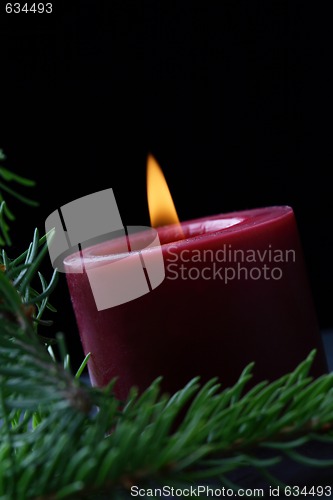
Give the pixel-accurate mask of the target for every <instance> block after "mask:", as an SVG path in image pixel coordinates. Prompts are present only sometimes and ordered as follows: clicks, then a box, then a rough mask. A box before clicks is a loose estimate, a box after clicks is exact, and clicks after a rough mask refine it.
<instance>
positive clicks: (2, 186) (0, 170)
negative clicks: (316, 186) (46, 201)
mask: <svg viewBox="0 0 333 500" xmlns="http://www.w3.org/2000/svg"><path fill="white" fill-rule="evenodd" d="M5 159H6V155H5V154H4V152H3V150H2V149H0V161H4V160H5ZM1 178H2V179H3V181H5V182H3V181H1ZM11 182H15V183H16V184H19V185H20V186H26V187H31V186H34V185H35V182H34V181H32V180H30V179H26V178H25V177H22V176H20V175H17V174H14V173H13V172H11V171H10V170H7V169H6V168H4V167H3V166H0V245H1V246H3V245H11V238H10V236H9V223H10V222H12V221H13V220H15V216H14V214H13V212H12V211H11V210H10V209H9V208H8V205H7V204H6V202H5V201H4V198H3V195H2V191H5V192H6V193H7V194H9V195H10V196H12V197H14V198H16V199H17V200H19V201H21V202H23V203H25V204H26V205H30V206H32V207H36V206H38V203H37V202H36V201H34V200H31V199H30V198H27V197H26V196H23V195H22V194H20V193H18V192H17V191H16V190H15V189H12V188H11V187H10V186H9V185H8V184H9V183H11Z"/></svg>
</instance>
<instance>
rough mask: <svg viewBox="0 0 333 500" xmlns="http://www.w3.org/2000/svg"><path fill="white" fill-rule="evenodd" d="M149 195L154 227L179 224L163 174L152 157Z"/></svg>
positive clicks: (148, 164) (151, 219)
mask: <svg viewBox="0 0 333 500" xmlns="http://www.w3.org/2000/svg"><path fill="white" fill-rule="evenodd" d="M147 195H148V207H149V215H150V223H151V225H152V226H153V227H157V226H165V225H167V224H179V228H180V223H179V219H178V215H177V212H176V209H175V205H174V203H173V201H172V197H171V194H170V191H169V188H168V185H167V183H166V180H165V178H164V175H163V172H162V169H161V167H160V166H159V164H158V163H157V161H156V160H155V158H154V157H153V156H152V155H148V160H147Z"/></svg>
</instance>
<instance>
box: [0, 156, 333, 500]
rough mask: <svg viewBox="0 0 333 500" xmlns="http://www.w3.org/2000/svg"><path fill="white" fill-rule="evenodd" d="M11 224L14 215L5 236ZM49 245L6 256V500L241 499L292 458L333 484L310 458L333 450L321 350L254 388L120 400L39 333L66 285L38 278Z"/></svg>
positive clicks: (0, 308)
mask: <svg viewBox="0 0 333 500" xmlns="http://www.w3.org/2000/svg"><path fill="white" fill-rule="evenodd" d="M0 159H1V151H0ZM0 174H1V171H0ZM2 176H3V178H4V179H5V180H6V181H9V180H12V179H14V177H13V176H11V174H10V173H8V172H5V174H3V172H2ZM15 180H17V179H15ZM2 206H3V205H2ZM5 217H6V214H5V212H4V208H3V209H2V211H1V210H0V224H2V226H1V227H2V228H3V227H5V226H4V225H3V224H5V222H4V220H5ZM6 230H7V229H6ZM6 230H5V231H6ZM3 233H4V231H3ZM45 245H46V243H45V237H42V238H39V235H38V231H35V233H34V237H33V241H32V242H31V244H30V246H29V249H28V250H27V251H26V252H24V253H23V254H21V255H20V256H19V257H17V258H16V259H11V258H10V257H8V255H7V252H6V251H5V250H4V249H3V251H2V254H1V260H0V499H3V500H20V499H22V500H29V499H34V500H42V499H44V500H53V499H65V498H75V499H79V498H80V499H92V500H97V499H101V498H107V499H110V498H119V499H120V498H127V497H128V498H129V497H130V490H131V487H132V486H134V485H135V486H140V487H145V488H147V487H150V488H155V487H162V486H163V485H169V486H174V487H190V486H193V485H194V484H198V482H199V483H200V484H203V483H205V482H207V481H213V482H214V484H216V485H218V486H225V487H227V488H231V489H233V490H235V492H237V489H238V488H239V486H240V484H239V480H238V479H237V478H236V479H235V476H234V474H235V473H236V472H238V471H242V470H246V469H247V468H251V469H252V470H253V471H254V473H256V474H257V475H259V474H261V475H262V477H263V479H265V480H266V485H267V484H270V485H274V484H281V478H280V477H279V476H278V475H276V469H275V467H276V465H277V464H279V463H281V462H282V460H283V459H284V457H287V458H288V459H289V460H291V461H294V462H299V463H300V464H302V465H303V466H305V467H307V470H310V469H311V468H314V467H317V468H318V467H320V468H322V469H323V470H327V474H328V477H331V476H332V470H333V460H332V459H331V458H332V457H330V458H329V459H318V458H317V457H309V456H308V454H307V453H306V452H305V451H304V450H305V449H304V446H305V445H306V444H308V443H311V442H313V441H314V440H315V441H319V442H322V443H326V444H331V443H333V375H332V374H327V375H324V376H322V377H320V378H318V379H316V380H314V379H312V378H311V377H310V376H309V370H310V368H311V365H312V363H313V359H314V356H315V352H312V353H310V355H309V356H308V358H307V359H306V360H304V362H303V363H301V364H300V365H299V366H298V367H297V368H296V369H295V371H294V372H292V373H290V374H286V375H285V376H283V377H281V378H280V379H279V380H276V381H275V382H273V383H271V384H268V383H267V382H264V381H263V382H261V383H260V384H258V385H256V386H255V387H253V388H252V389H249V390H247V384H248V382H249V380H250V379H251V376H252V370H253V369H254V365H253V364H251V365H249V366H248V367H246V368H245V369H244V371H243V373H242V374H241V376H240V378H239V380H238V381H237V383H236V384H235V385H234V386H233V387H230V388H226V389H223V390H222V389H221V387H220V384H219V383H218V381H217V380H216V379H214V380H211V381H209V382H208V383H207V384H205V385H204V386H202V385H201V384H200V381H199V379H198V378H197V379H193V380H192V381H190V382H189V383H188V385H187V386H186V387H184V388H183V389H182V390H181V391H179V392H177V393H176V394H174V395H172V396H171V397H170V396H168V395H165V394H162V393H161V392H160V380H156V381H155V382H154V383H152V384H151V386H150V387H149V388H148V389H147V390H146V391H145V393H144V394H142V395H140V396H139V395H138V394H137V392H136V390H135V389H133V390H132V392H131V394H130V395H129V397H128V399H127V400H126V401H124V402H122V401H118V400H117V399H116V398H115V397H114V395H113V385H114V383H115V381H113V382H112V383H111V384H110V385H109V386H108V387H106V388H104V389H98V388H92V387H88V386H86V385H84V384H83V383H82V382H81V381H80V378H79V376H80V373H81V372H82V369H83V366H84V364H83V366H82V367H81V368H80V369H79V372H78V374H77V375H76V376H73V375H72V374H71V373H70V369H69V358H68V354H67V351H66V347H65V344H64V340H63V338H61V337H58V339H57V341H58V345H59V352H60V356H61V360H60V362H57V361H56V359H55V357H54V355H53V351H52V348H51V347H50V346H48V345H47V344H46V343H45V342H44V341H40V338H39V337H38V336H37V325H38V324H40V323H41V322H43V320H42V319H41V317H42V314H43V312H44V311H45V309H46V308H47V307H48V298H49V295H50V293H51V292H52V290H53V289H54V287H55V283H56V274H54V275H53V276H52V278H51V280H50V282H49V283H47V281H46V280H45V278H44V277H43V276H42V275H41V274H40V273H39V271H38V269H39V265H40V262H41V260H42V258H43V257H44V255H45V253H46V246H45ZM37 278H38V280H39V287H41V291H39V292H38V291H37V290H36V288H35V286H32V283H33V282H34V281H36V280H37ZM50 354H51V355H50ZM86 361H87V359H86V360H85V362H86ZM328 484H329V483H328Z"/></svg>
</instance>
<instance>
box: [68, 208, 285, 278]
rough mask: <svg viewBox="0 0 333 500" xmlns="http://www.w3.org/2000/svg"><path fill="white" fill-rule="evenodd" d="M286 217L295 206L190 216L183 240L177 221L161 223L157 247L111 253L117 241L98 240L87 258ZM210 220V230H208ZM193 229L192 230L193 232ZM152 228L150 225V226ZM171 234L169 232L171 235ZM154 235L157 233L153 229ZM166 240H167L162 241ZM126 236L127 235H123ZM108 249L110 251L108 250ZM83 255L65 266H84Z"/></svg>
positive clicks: (181, 242)
mask: <svg viewBox="0 0 333 500" xmlns="http://www.w3.org/2000/svg"><path fill="white" fill-rule="evenodd" d="M286 216H294V212H293V209H292V208H291V207H290V206H288V205H274V206H270V207H263V208H252V209H247V210H241V211H234V212H229V213H225V214H224V213H223V214H215V215H210V216H206V217H201V218H196V219H190V220H187V221H184V222H181V226H182V230H183V231H184V230H185V233H186V232H187V233H188V236H186V237H185V238H183V239H179V238H177V237H175V235H177V228H178V231H179V226H178V224H170V225H168V226H161V227H159V228H156V231H157V233H158V235H159V238H160V242H158V240H157V244H156V245H154V246H150V247H149V248H147V249H145V248H144V247H143V248H141V249H139V250H128V249H127V248H126V249H124V248H122V250H121V251H114V252H113V253H111V252H110V244H111V243H112V245H114V242H110V241H107V240H106V241H104V242H101V243H95V244H92V245H89V246H87V248H86V249H85V250H84V257H83V258H84V261H85V262H87V263H88V262H89V263H91V264H93V263H97V262H98V263H101V262H106V261H112V260H115V259H121V258H125V257H128V255H129V254H137V253H138V252H139V251H150V252H152V251H154V249H156V248H159V246H161V247H162V249H163V248H166V247H168V246H170V245H175V246H177V247H179V249H181V248H183V247H187V246H188V245H189V244H195V243H196V242H198V241H202V240H204V241H207V242H209V241H210V240H214V239H215V238H216V237H218V236H222V235H228V234H231V233H234V234H235V235H236V234H239V232H244V231H251V230H252V229H253V228H257V227H259V226H264V225H266V224H268V223H270V222H273V221H277V220H279V219H281V218H284V217H286ZM221 221H229V223H227V225H225V224H224V225H223V224H222V227H221V225H220V227H218V226H219V224H215V226H216V227H215V228H214V224H213V225H210V224H209V223H212V222H213V223H214V222H221ZM207 223H208V229H207ZM191 228H192V231H194V232H192V233H191ZM147 229H149V228H147ZM168 233H169V234H168ZM154 234H156V233H155V232H154ZM178 234H179V233H178ZM137 235H138V237H142V235H143V233H137ZM163 238H164V240H166V241H163ZM122 239H124V237H123V238H122ZM106 248H108V249H109V251H106ZM81 262H82V256H81V254H80V252H77V251H75V252H73V253H71V254H70V255H68V256H66V258H65V259H64V265H65V267H66V268H67V269H68V272H70V271H69V269H74V268H75V267H76V266H77V265H78V264H79V265H81Z"/></svg>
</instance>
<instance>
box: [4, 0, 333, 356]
mask: <svg viewBox="0 0 333 500" xmlns="http://www.w3.org/2000/svg"><path fill="white" fill-rule="evenodd" d="M31 3H32V2H30V4H31ZM22 4H23V2H22ZM53 7H54V12H53V14H51V15H46V14H43V15H41V14H39V15H38V14H32V13H31V14H24V13H21V14H10V15H9V14H6V13H5V3H2V4H1V7H0V8H1V14H0V29H1V34H0V47H1V48H0V50H1V59H0V71H1V76H0V88H1V102H0V112H1V117H0V122H1V123H0V127H1V135H0V147H2V148H3V149H4V150H5V152H6V154H7V157H8V159H7V161H6V163H5V166H6V167H7V168H12V169H13V170H14V171H15V172H17V173H20V174H22V175H25V176H27V177H30V178H33V179H36V180H37V187H36V188H35V189H34V192H31V193H29V194H30V195H32V196H34V197H35V198H37V199H38V200H39V201H40V203H41V205H40V208H39V209H37V210H36V209H26V208H24V209H22V208H21V207H19V206H16V205H15V203H14V202H12V204H11V206H12V208H14V207H13V205H15V210H16V213H17V215H18V216H19V217H18V221H17V223H16V226H15V230H14V231H13V238H14V247H13V249H12V253H13V255H16V253H17V252H18V250H19V249H25V247H26V246H27V244H28V242H29V240H30V237H31V235H32V231H33V229H34V227H35V226H38V227H39V229H40V230H41V232H43V230H44V221H45V219H46V217H47V216H48V215H49V213H51V212H52V211H54V210H55V209H56V208H58V207H60V206H61V205H62V204H64V203H67V202H69V201H72V200H74V199H75V198H78V197H80V196H83V195H86V194H90V193H93V192H95V191H99V190H101V189H105V188H108V187H112V188H113V189H114V191H115V195H116V198H117V202H118V205H119V208H120V211H121V215H122V218H123V222H124V224H125V225H145V224H149V219H148V209H147V203H146V187H145V163H146V156H147V153H148V152H149V151H150V152H153V153H154V154H155V156H156V158H157V159H158V161H159V163H160V164H161V166H162V168H163V170H164V173H165V175H166V178H167V180H168V183H169V186H170V189H171V192H172V194H173V197H174V200H175V203H176V207H177V210H178V213H179V216H180V219H182V220H186V219H189V218H194V217H200V216H204V215H211V214H217V213H222V212H227V211H231V210H242V209H246V208H254V207H260V206H266V205H280V204H287V205H291V206H292V207H293V208H294V211H295V214H296V218H297V222H298V226H299V231H300V236H301V239H302V243H303V248H304V253H305V258H306V264H307V268H308V273H309V278H310V283H311V287H312V291H313V295H314V300H315V305H316V309H317V313H318V318H319V323H320V326H321V328H322V329H326V328H330V327H332V325H333V314H332V305H331V304H332V280H333V272H332V265H331V261H332V258H333V252H332V241H331V240H332V236H331V234H332V215H333V206H332V205H333V202H332V173H331V170H332V154H331V134H332V130H331V128H332V126H331V116H332V100H331V92H332V90H331V89H332V85H331V82H330V73H331V65H332V62H331V57H330V46H331V39H330V27H329V16H328V12H325V11H324V10H323V8H322V7H321V6H320V5H318V4H316V3H313V2H304V1H296V0H294V1H292V2H286V1H283V0H279V1H276V2H273V1H269V0H266V1H262V2H259V1H252V0H250V1H249V0H244V1H236V0H233V1H223V2H222V1H220V0H219V1H212V0H207V1H205V2H195V1H188V0H177V1H171V0H168V1H158V0H155V1H148V0H145V1H144V0H143V1H139V0H135V1H132V2H130V1H126V0H119V1H113V0H109V1H107V0H80V1H71V2H67V3H65V2H60V1H59V0H58V1H57V2H53ZM47 269H48V266H47ZM46 273H50V270H47V271H46ZM52 302H53V303H54V304H55V305H56V306H57V308H58V310H59V314H58V315H57V317H56V320H55V326H54V328H53V329H54V331H58V330H63V331H65V333H66V336H67V338H68V344H69V346H70V350H71V354H72V359H73V363H74V365H75V364H77V363H78V361H80V360H81V357H82V352H81V346H80V343H79V341H78V334H77V330H76V325H75V320H74V317H73V314H72V311H71V305H70V300H69V297H68V292H67V288H66V283H65V277H64V276H61V281H60V284H59V287H58V290H57V291H56V292H55V294H54V297H53V301H52Z"/></svg>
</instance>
